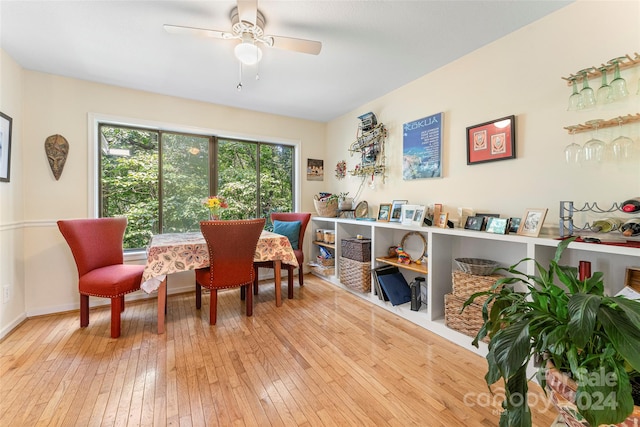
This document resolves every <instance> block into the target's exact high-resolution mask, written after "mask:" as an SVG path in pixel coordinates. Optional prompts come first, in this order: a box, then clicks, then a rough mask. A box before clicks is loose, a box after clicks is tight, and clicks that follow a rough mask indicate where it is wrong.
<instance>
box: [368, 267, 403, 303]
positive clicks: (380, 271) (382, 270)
mask: <svg viewBox="0 0 640 427" xmlns="http://www.w3.org/2000/svg"><path fill="white" fill-rule="evenodd" d="M399 272H400V270H398V267H395V266H393V265H384V266H382V267H378V268H374V269H373V270H372V273H373V279H374V280H373V287H374V289H375V293H376V295H378V298H380V299H381V300H382V301H389V297H388V296H387V294H386V293H385V292H384V289H382V287H381V286H380V280H379V277H380V276H384V275H386V274H394V273H399Z"/></svg>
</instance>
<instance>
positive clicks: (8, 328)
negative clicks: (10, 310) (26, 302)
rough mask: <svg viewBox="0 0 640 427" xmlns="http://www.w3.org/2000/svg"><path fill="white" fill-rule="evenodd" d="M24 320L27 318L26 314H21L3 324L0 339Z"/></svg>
mask: <svg viewBox="0 0 640 427" xmlns="http://www.w3.org/2000/svg"><path fill="white" fill-rule="evenodd" d="M25 320H27V316H26V315H24V314H21V315H20V316H18V317H17V318H16V319H15V320H13V321H12V322H10V323H9V324H8V325H7V326H5V327H4V328H2V329H0V340H1V339H3V338H4V337H6V336H7V335H9V333H10V332H11V331H13V330H14V329H15V328H17V327H18V326H20V324H21V323H22V322H24V321H25Z"/></svg>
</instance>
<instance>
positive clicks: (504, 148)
mask: <svg viewBox="0 0 640 427" xmlns="http://www.w3.org/2000/svg"><path fill="white" fill-rule="evenodd" d="M515 158H516V122H515V116H507V117H503V118H501V119H497V120H491V121H490V122H485V123H480V124H479V125H474V126H469V127H468V128H467V164H468V165H474V164H476V163H485V162H493V161H495V160H506V159H515Z"/></svg>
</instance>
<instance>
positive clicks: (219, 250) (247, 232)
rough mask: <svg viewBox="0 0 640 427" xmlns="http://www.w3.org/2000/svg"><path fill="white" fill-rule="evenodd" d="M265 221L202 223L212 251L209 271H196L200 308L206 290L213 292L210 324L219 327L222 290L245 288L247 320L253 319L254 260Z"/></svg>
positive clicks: (205, 269)
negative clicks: (218, 312) (218, 316)
mask: <svg viewBox="0 0 640 427" xmlns="http://www.w3.org/2000/svg"><path fill="white" fill-rule="evenodd" d="M264 224H265V220H264V218H259V219H248V220H237V221H201V222H200V230H202V235H203V236H204V239H205V240H206V241H207V247H208V249H209V260H210V263H209V268H200V269H198V270H196V308H198V309H200V307H201V306H202V287H203V286H204V287H205V288H208V289H210V290H211V298H210V302H209V305H210V307H209V323H210V324H211V325H215V324H216V318H217V311H218V289H225V288H235V287H244V289H245V290H246V291H247V292H245V294H246V304H247V316H251V315H253V296H252V294H251V285H252V283H253V259H254V258H255V254H256V246H258V239H260V234H261V233H262V230H263V229H264Z"/></svg>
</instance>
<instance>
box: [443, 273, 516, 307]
mask: <svg viewBox="0 0 640 427" xmlns="http://www.w3.org/2000/svg"><path fill="white" fill-rule="evenodd" d="M451 275H452V278H453V294H454V295H455V296H457V297H459V298H464V299H465V300H466V299H468V298H469V297H470V296H471V295H473V294H475V293H476V292H481V291H487V290H489V289H490V288H491V287H492V286H493V284H494V283H496V280H498V279H500V278H502V277H504V276H500V275H498V274H493V275H491V276H477V275H475V274H469V273H463V272H462V271H454V272H453V273H452V274H451ZM486 300H487V297H478V298H476V300H475V302H476V303H478V304H484V302H485V301H486Z"/></svg>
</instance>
